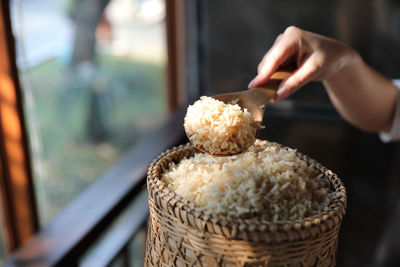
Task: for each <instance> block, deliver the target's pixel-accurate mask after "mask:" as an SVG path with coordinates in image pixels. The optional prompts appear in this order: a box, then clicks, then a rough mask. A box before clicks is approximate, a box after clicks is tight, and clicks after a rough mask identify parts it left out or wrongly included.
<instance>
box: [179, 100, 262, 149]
mask: <svg viewBox="0 0 400 267" xmlns="http://www.w3.org/2000/svg"><path fill="white" fill-rule="evenodd" d="M184 127H185V131H186V134H187V136H188V138H189V140H190V142H191V143H192V144H193V145H194V146H195V147H197V148H199V149H201V150H203V151H207V152H208V153H210V154H213V155H234V154H238V153H241V152H243V151H245V150H246V149H247V148H248V147H250V146H251V145H252V144H254V141H255V139H256V133H257V130H258V128H259V126H258V125H257V123H256V122H255V121H254V120H253V118H252V116H251V114H250V112H248V111H247V109H242V108H241V107H240V106H239V105H238V104H235V103H232V104H225V103H224V102H222V101H219V100H216V99H214V98H212V97H207V96H202V97H201V98H200V100H197V101H196V102H195V103H194V104H193V105H190V106H189V107H188V109H187V113H186V116H185V122H184Z"/></svg>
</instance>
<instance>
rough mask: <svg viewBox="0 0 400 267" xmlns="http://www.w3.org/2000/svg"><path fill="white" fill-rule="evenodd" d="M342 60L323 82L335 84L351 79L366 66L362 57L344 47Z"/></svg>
mask: <svg viewBox="0 0 400 267" xmlns="http://www.w3.org/2000/svg"><path fill="white" fill-rule="evenodd" d="M340 54H341V56H339V57H340V59H339V60H338V61H337V63H336V64H335V67H334V70H333V71H332V72H331V73H330V74H329V75H328V76H327V77H326V78H325V79H324V80H323V82H324V83H327V84H332V83H333V84H334V83H336V82H338V81H343V80H346V78H347V77H349V78H351V77H354V75H357V74H356V73H357V72H358V71H359V70H361V69H362V67H363V66H364V65H365V63H364V60H363V59H362V57H361V55H360V54H359V53H358V52H357V51H356V50H354V49H352V48H350V47H347V46H345V47H343V51H342V52H341V53H340Z"/></svg>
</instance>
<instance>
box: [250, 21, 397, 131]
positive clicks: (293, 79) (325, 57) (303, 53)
mask: <svg viewBox="0 0 400 267" xmlns="http://www.w3.org/2000/svg"><path fill="white" fill-rule="evenodd" d="M293 58H295V60H296V61H297V65H298V69H297V70H296V71H295V72H294V73H293V74H292V75H291V76H290V77H289V78H287V79H286V80H285V81H283V82H282V84H281V86H280V89H279V90H278V92H277V96H276V98H275V99H274V102H276V101H279V100H281V99H284V98H286V97H288V96H289V95H291V94H293V93H294V92H295V91H296V90H298V89H299V88H300V87H301V86H303V85H305V84H306V83H308V82H310V81H322V82H323V84H324V86H325V88H326V89H327V92H328V95H329V97H330V99H331V101H332V103H333V104H334V105H335V107H336V109H337V110H338V111H339V113H340V114H341V115H342V116H343V117H344V118H345V119H346V120H347V121H349V122H350V123H352V124H353V125H355V126H357V127H359V128H361V129H364V130H366V131H371V132H379V131H389V130H390V127H391V121H392V117H393V113H394V109H395V104H396V99H397V89H396V87H395V86H394V85H393V84H392V83H391V81H390V80H388V79H387V78H385V77H383V76H382V75H380V74H379V73H377V72H376V71H375V70H373V69H372V68H370V67H369V66H368V65H367V64H366V63H365V62H364V61H363V60H362V59H361V57H360V56H359V54H358V53H357V52H356V51H354V50H353V49H352V48H350V47H348V46H346V45H344V44H342V43H340V42H338V41H336V40H334V39H331V38H327V37H325V36H321V35H318V34H314V33H311V32H307V31H304V30H301V29H299V28H296V27H293V26H292V27H289V28H287V29H286V31H285V32H284V33H283V34H282V35H280V36H279V37H278V38H277V41H276V42H275V44H274V45H273V46H272V48H271V49H270V50H269V51H268V52H267V53H266V54H265V56H264V58H263V59H262V61H261V63H260V64H259V66H258V75H257V76H256V77H255V79H254V80H253V81H252V82H250V84H249V88H251V87H256V86H257V85H259V84H262V83H264V82H266V81H267V80H268V79H269V77H270V76H271V74H272V73H273V72H274V71H275V70H276V69H277V68H278V67H279V66H280V65H282V64H284V63H285V62H287V61H288V60H293Z"/></svg>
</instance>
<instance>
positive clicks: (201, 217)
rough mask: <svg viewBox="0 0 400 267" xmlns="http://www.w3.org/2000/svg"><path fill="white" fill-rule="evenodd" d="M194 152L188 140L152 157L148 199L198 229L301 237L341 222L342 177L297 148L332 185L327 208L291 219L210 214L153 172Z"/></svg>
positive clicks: (261, 142) (215, 231)
mask: <svg viewBox="0 0 400 267" xmlns="http://www.w3.org/2000/svg"><path fill="white" fill-rule="evenodd" d="M258 143H259V144H260V145H263V144H266V143H269V144H276V145H279V146H280V149H291V148H290V147H287V146H284V145H281V144H279V143H275V142H269V141H261V140H258ZM182 153H185V155H184V156H182ZM195 153H201V152H199V151H198V150H197V149H196V148H195V147H194V146H193V145H191V144H190V143H187V144H184V145H180V146H176V147H173V148H171V149H169V150H167V151H165V152H163V153H162V154H160V155H159V156H158V157H157V158H156V159H154V160H153V162H152V163H151V164H150V166H149V169H148V174H147V187H148V192H149V201H150V200H151V201H153V202H154V204H155V205H156V206H158V208H159V209H162V210H164V211H166V212H168V214H169V215H171V216H174V217H177V218H178V219H179V220H180V221H181V222H182V223H186V224H187V223H188V224H190V225H191V226H192V227H194V228H197V229H198V230H201V231H205V230H207V231H208V232H210V233H215V234H221V233H223V234H224V235H226V236H228V237H232V236H235V235H236V233H237V232H238V231H241V232H269V233H276V234H278V235H275V237H276V238H277V239H279V240H282V239H290V240H291V239H293V234H294V233H295V232H296V234H295V236H297V237H299V235H298V233H299V231H300V232H301V234H300V236H301V239H304V238H306V236H314V235H317V234H320V233H322V232H326V231H328V230H331V229H333V228H336V227H339V226H340V223H341V221H342V218H343V216H344V214H345V211H346V207H347V196H346V189H345V187H344V185H343V183H342V181H341V180H340V178H339V177H338V176H337V175H336V174H335V173H334V172H332V171H331V170H329V169H327V168H326V167H324V166H323V165H322V164H320V163H319V162H317V161H316V160H314V159H312V158H310V157H308V156H307V155H304V154H302V153H301V152H298V151H297V150H296V154H297V156H298V157H301V158H302V159H304V160H306V161H307V162H308V163H313V164H314V166H315V168H316V170H317V171H318V172H319V174H323V176H324V177H325V178H326V179H328V180H329V181H330V183H331V186H332V188H333V189H334V192H335V193H334V197H333V199H332V200H331V203H330V204H329V205H328V209H327V210H326V211H323V212H322V213H320V214H317V215H313V216H310V217H306V218H303V219H297V220H292V221H287V220H282V221H277V222H271V221H255V220H246V219H243V218H236V219H234V221H233V220H232V219H228V218H226V217H225V216H223V215H221V214H216V215H213V216H209V215H206V214H205V213H204V212H203V211H201V210H198V209H197V208H196V207H195V205H194V203H193V202H191V201H190V200H188V199H184V198H183V197H181V196H179V195H178V194H176V193H175V192H173V191H171V190H169V189H168V188H167V186H166V185H165V184H164V183H163V182H161V180H160V179H159V178H160V177H158V176H157V175H156V173H157V171H159V168H160V166H163V165H164V166H163V167H164V168H165V165H166V164H167V163H169V162H171V161H172V160H173V159H175V158H174V155H177V154H179V155H180V159H182V158H184V157H190V156H192V155H194V154H195ZM180 159H179V160H180ZM279 233H284V235H283V236H279ZM297 239H298V238H297Z"/></svg>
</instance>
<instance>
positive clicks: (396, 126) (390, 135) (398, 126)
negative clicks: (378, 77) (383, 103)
mask: <svg viewBox="0 0 400 267" xmlns="http://www.w3.org/2000/svg"><path fill="white" fill-rule="evenodd" d="M393 84H394V85H395V86H396V87H397V89H398V90H399V92H400V80H393ZM379 137H380V138H381V140H382V141H383V142H385V143H388V142H392V141H399V140H400V93H398V94H397V101H396V110H395V113H394V116H393V121H392V127H391V129H390V131H389V132H380V133H379Z"/></svg>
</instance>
